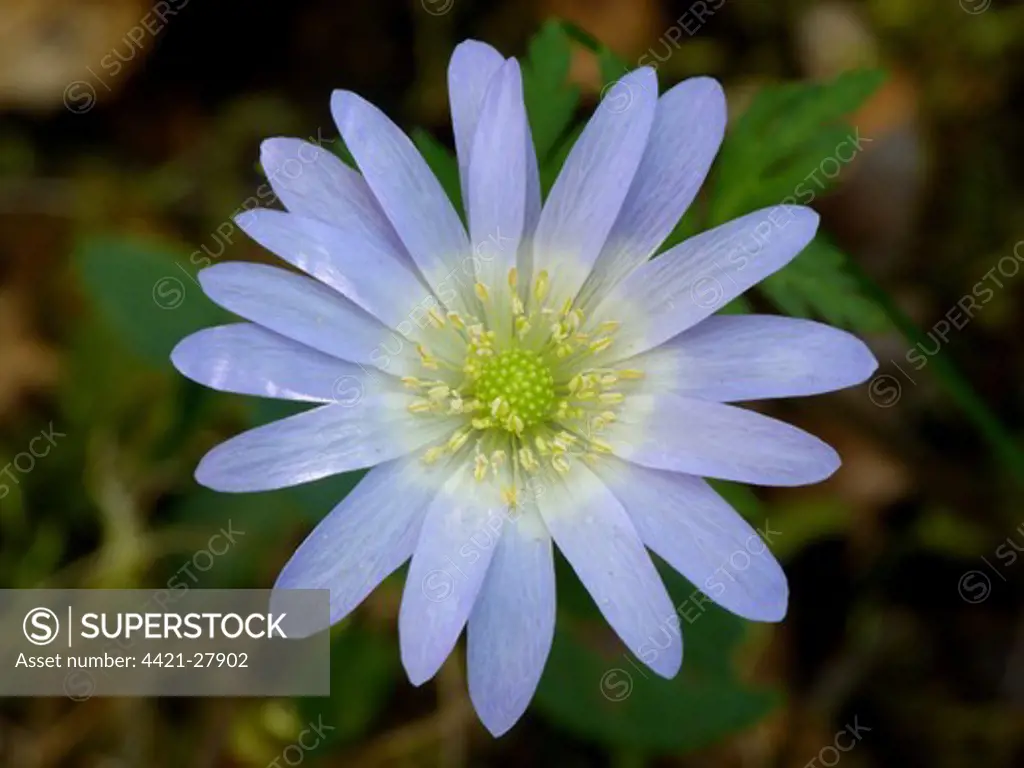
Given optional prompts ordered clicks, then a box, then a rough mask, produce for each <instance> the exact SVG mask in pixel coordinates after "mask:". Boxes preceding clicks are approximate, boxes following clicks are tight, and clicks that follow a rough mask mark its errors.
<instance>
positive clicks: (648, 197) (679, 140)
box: [581, 77, 726, 303]
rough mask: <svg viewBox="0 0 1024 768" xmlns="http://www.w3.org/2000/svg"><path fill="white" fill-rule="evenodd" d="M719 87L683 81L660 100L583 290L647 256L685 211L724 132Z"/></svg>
mask: <svg viewBox="0 0 1024 768" xmlns="http://www.w3.org/2000/svg"><path fill="white" fill-rule="evenodd" d="M725 122H726V105H725V93H724V92H723V91H722V87H721V86H720V85H719V84H718V83H717V82H716V81H715V80H713V79H712V78H710V77H693V78H690V79H689V80H684V81H683V82H681V83H679V85H677V86H675V87H674V88H672V89H671V90H670V91H668V93H666V94H665V95H664V96H662V97H661V98H660V99H659V100H658V108H657V111H656V112H655V115H654V124H653V125H652V126H651V135H650V138H649V139H648V141H647V148H646V149H645V150H644V155H643V158H642V159H641V161H640V167H639V168H638V169H637V172H636V176H635V177H634V178H633V183H632V185H631V186H630V188H629V193H628V194H627V195H626V201H625V203H623V205H622V210H621V211H620V213H619V216H618V218H617V219H616V220H615V226H613V227H612V230H611V232H610V233H609V235H608V241H607V242H606V243H605V246H604V248H603V249H602V251H601V255H600V256H599V257H598V259H597V262H596V263H595V264H594V271H593V272H592V273H591V275H590V277H589V278H588V279H587V283H586V285H585V286H584V288H583V290H582V292H581V302H582V303H586V302H587V301H589V300H590V299H591V297H594V298H597V297H600V296H603V295H604V294H605V293H607V291H608V290H610V289H611V287H612V286H614V285H615V284H616V283H618V282H619V281H620V280H622V279H623V278H624V277H625V276H626V275H628V274H629V273H630V272H632V271H633V270H634V269H635V268H636V267H638V266H640V265H641V264H643V263H644V262H645V261H647V259H648V258H650V256H651V255H652V254H653V253H654V252H655V250H657V248H658V246H660V245H661V244H662V243H663V242H664V241H665V238H667V237H668V236H669V234H670V233H671V232H672V230H673V229H674V228H675V226H676V224H677V223H678V222H679V219H681V218H682V216H683V214H684V213H686V209H687V208H689V207H690V203H692V202H693V200H694V198H695V197H696V196H697V192H698V191H699V190H700V187H701V185H702V184H703V183H704V179H705V177H706V176H707V174H708V170H709V169H710V168H711V163H712V161H713V160H714V159H715V155H716V154H717V153H718V148H719V147H720V146H721V144H722V137H723V136H724V135H725Z"/></svg>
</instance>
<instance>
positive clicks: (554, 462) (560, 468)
mask: <svg viewBox="0 0 1024 768" xmlns="http://www.w3.org/2000/svg"><path fill="white" fill-rule="evenodd" d="M551 466H552V467H554V469H555V471H556V472H558V473H559V474H561V475H566V474H568V473H569V460H568V459H567V458H565V456H564V455H562V454H560V453H559V454H556V455H555V456H552V457H551Z"/></svg>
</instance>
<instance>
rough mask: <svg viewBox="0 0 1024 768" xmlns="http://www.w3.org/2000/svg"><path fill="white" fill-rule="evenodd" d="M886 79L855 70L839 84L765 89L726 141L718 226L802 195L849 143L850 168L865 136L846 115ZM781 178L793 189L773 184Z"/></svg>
mask: <svg viewBox="0 0 1024 768" xmlns="http://www.w3.org/2000/svg"><path fill="white" fill-rule="evenodd" d="M884 79H885V74H884V73H883V72H880V71H877V70H855V71H852V72H846V73H844V74H842V75H840V76H839V77H838V78H837V79H836V80H834V81H833V82H831V83H825V84H814V83H787V84H784V85H778V86H771V87H767V88H764V89H763V90H761V91H760V92H759V93H758V94H757V96H756V97H755V98H754V100H753V102H752V103H751V105H750V108H749V109H747V111H746V112H745V113H744V114H743V116H742V117H740V118H739V120H738V121H737V122H736V125H735V126H734V128H733V129H732V130H731V131H730V133H729V134H728V135H727V136H726V139H725V142H724V143H723V145H722V150H721V152H720V153H719V156H718V168H717V172H716V175H715V183H714V187H713V188H714V191H715V193H714V195H713V196H712V201H711V216H710V218H711V224H712V225H714V224H721V223H723V222H725V221H729V220H730V219H733V218H735V217H737V216H740V215H742V214H744V213H749V212H750V211H752V210H755V209H757V208H759V207H761V206H762V205H765V204H769V205H774V204H777V203H780V202H782V200H783V199H785V198H787V197H791V196H794V197H799V193H798V191H797V184H799V182H800V181H801V180H803V179H804V178H805V177H806V176H807V175H809V174H812V173H814V172H815V171H817V170H818V169H819V166H820V164H821V162H822V161H823V160H827V159H828V158H830V157H833V156H835V155H836V153H837V151H838V149H839V145H840V142H842V141H848V142H849V143H850V144H849V148H848V149H845V150H844V152H843V157H845V158H846V159H845V160H844V161H843V164H845V162H849V160H850V159H852V156H854V155H855V154H856V153H857V152H859V149H858V143H859V141H861V140H863V139H859V138H858V136H857V132H856V131H855V130H852V129H850V128H849V127H847V126H846V125H845V123H844V118H845V117H846V116H847V115H849V114H850V113H851V112H853V111H854V110H856V109H857V108H858V107H859V106H860V105H861V104H862V103H863V102H864V101H865V100H866V99H867V98H868V96H870V95H871V94H872V93H873V92H874V91H875V90H876V89H877V88H878V87H879V86H880V85H881V84H882V82H883V80H884ZM867 140H869V139H867ZM837 159H838V160H842V158H837ZM780 178H781V179H785V180H786V186H783V187H781V188H779V187H778V185H777V184H772V183H771V182H772V180H778V179H780ZM794 178H795V179H796V180H795V181H794V182H793V184H792V186H788V183H789V181H790V180H792V179H794ZM766 181H767V182H769V183H768V184H767V185H766ZM826 181H829V180H828V179H826ZM824 186H825V185H823V186H822V187H820V188H818V189H816V190H815V193H817V192H818V191H821V189H824ZM769 187H770V189H769ZM766 195H769V197H768V202H765V196H766ZM799 202H803V203H806V202H809V201H808V200H806V199H800V200H799Z"/></svg>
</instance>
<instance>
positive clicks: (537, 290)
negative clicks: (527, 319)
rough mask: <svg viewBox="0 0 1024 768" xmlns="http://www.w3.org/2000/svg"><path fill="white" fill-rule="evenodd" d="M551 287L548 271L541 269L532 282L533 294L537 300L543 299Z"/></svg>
mask: <svg viewBox="0 0 1024 768" xmlns="http://www.w3.org/2000/svg"><path fill="white" fill-rule="evenodd" d="M550 288H551V283H550V281H549V279H548V271H547V270H546V269H542V270H541V271H540V272H539V273H538V275H537V279H536V280H535V281H534V283H533V295H534V296H536V297H537V301H541V302H542V301H544V299H545V298H547V295H548V290H549V289H550Z"/></svg>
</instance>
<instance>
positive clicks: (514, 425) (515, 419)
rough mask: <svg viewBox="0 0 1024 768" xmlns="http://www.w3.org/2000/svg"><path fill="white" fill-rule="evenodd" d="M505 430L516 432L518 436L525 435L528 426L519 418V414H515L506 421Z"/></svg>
mask: <svg viewBox="0 0 1024 768" xmlns="http://www.w3.org/2000/svg"><path fill="white" fill-rule="evenodd" d="M505 428H506V429H508V431H509V432H515V433H516V434H517V435H521V434H523V430H524V429H526V424H525V423H523V420H522V419H521V418H520V417H519V416H518V414H515V413H513V414H512V415H511V416H509V417H508V418H507V419H506V420H505Z"/></svg>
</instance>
